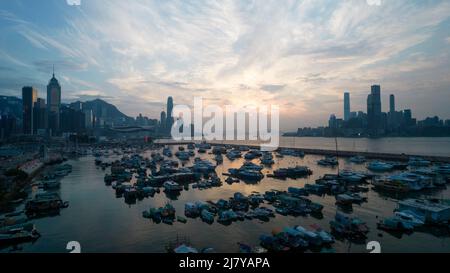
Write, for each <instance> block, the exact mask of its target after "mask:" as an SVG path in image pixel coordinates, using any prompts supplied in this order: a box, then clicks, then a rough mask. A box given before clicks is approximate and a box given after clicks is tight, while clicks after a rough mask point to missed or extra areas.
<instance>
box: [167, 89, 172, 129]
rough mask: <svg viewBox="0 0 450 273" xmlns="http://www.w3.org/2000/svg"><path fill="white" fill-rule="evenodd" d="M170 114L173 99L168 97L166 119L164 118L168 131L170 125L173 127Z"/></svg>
mask: <svg viewBox="0 0 450 273" xmlns="http://www.w3.org/2000/svg"><path fill="white" fill-rule="evenodd" d="M172 112H173V98H172V97H169V98H168V99H167V113H166V114H167V118H166V129H167V130H169V132H170V130H171V129H172V125H173V116H172Z"/></svg>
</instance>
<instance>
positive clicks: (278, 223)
mask: <svg viewBox="0 0 450 273" xmlns="http://www.w3.org/2000/svg"><path fill="white" fill-rule="evenodd" d="M175 148H176V147H173V149H175ZM145 155H146V156H149V152H148V153H146V154H145ZM201 157H203V158H211V155H207V154H205V155H201ZM320 158H321V157H319V156H309V155H307V156H306V157H305V158H304V159H298V158H293V157H285V158H283V159H278V158H275V160H276V164H275V165H274V166H273V168H279V167H284V166H295V165H307V166H309V167H310V168H312V169H313V171H314V174H313V175H312V176H310V177H309V178H305V179H298V180H285V181H283V180H275V179H272V178H265V179H264V180H262V181H261V182H260V183H258V184H256V185H249V184H245V183H243V182H241V183H239V184H233V185H228V184H227V183H224V185H223V186H222V187H220V188H212V189H208V190H198V189H192V188H191V189H189V190H188V191H183V192H181V195H180V196H179V197H178V200H170V199H169V198H168V197H167V196H166V195H165V193H164V192H161V193H160V194H156V195H155V197H154V198H148V199H144V200H142V201H137V203H136V204H134V205H128V204H126V203H125V202H124V199H123V198H116V196H115V192H114V190H113V189H112V188H110V187H107V186H105V183H104V182H103V178H104V175H105V173H109V172H110V170H109V169H106V170H105V171H102V170H101V169H99V168H97V167H96V166H95V164H94V158H93V157H91V156H87V157H82V158H79V159H77V160H70V161H69V162H68V163H70V164H72V165H73V172H72V173H71V174H69V175H68V176H67V177H65V178H63V179H62V185H61V189H60V194H61V197H62V199H63V200H67V201H69V202H70V206H69V208H67V209H63V210H61V213H60V215H58V216H54V217H48V218H42V219H37V220H34V221H33V222H34V223H35V224H36V227H37V229H38V230H39V232H41V234H42V237H41V238H39V239H38V240H37V241H36V242H35V243H33V244H31V243H26V244H22V245H21V246H20V248H21V249H20V250H19V251H21V252H68V251H67V250H66V244H67V242H69V241H78V242H80V243H81V246H82V251H83V252H165V246H166V244H167V243H168V242H170V241H173V240H175V239H176V238H177V236H180V237H188V238H189V240H190V241H191V243H192V244H193V245H194V246H195V247H197V248H203V247H213V248H214V249H215V250H216V251H218V252H237V251H238V246H237V242H245V243H247V244H250V245H258V244H259V239H258V238H259V236H260V235H261V234H270V233H271V232H272V230H274V229H280V228H283V227H286V226H293V225H302V226H304V227H308V226H309V225H311V224H319V225H320V226H322V227H323V228H324V229H326V230H328V231H329V229H330V226H329V221H330V220H331V219H332V218H333V217H334V215H335V213H336V210H337V208H336V206H335V199H334V197H333V196H326V197H319V196H314V195H310V197H309V198H310V199H312V200H314V201H317V202H319V203H322V204H323V205H324V206H325V208H324V210H323V215H324V217H323V219H317V218H313V217H311V216H307V217H292V216H281V215H278V214H277V215H276V218H272V219H271V220H270V222H261V221H259V220H245V221H243V222H234V223H232V224H231V225H230V226H224V225H221V224H219V223H217V222H215V223H214V224H212V225H208V224H206V223H203V222H202V221H201V220H200V219H188V222H187V223H186V224H182V223H174V225H172V226H169V225H166V224H155V223H153V222H152V221H151V220H147V219H144V218H143V217H142V211H144V210H148V209H149V208H150V207H159V206H163V205H165V204H166V202H171V203H172V204H173V205H174V206H175V208H176V211H177V215H184V204H185V203H186V202H192V201H197V200H203V201H207V200H213V201H216V200H218V199H220V198H224V199H227V198H229V197H232V196H233V194H234V193H235V192H242V193H244V194H247V195H248V194H251V193H252V192H253V191H258V192H261V193H264V191H267V190H270V189H277V190H287V188H288V187H290V186H295V187H303V186H304V185H305V184H306V183H314V181H315V179H317V178H319V177H320V176H322V175H323V174H325V173H336V172H337V169H331V168H325V167H319V166H317V164H316V161H317V160H318V159H320ZM242 162H243V160H242V159H241V160H236V161H233V162H230V161H229V160H228V159H227V158H224V164H223V165H220V166H218V167H217V169H216V170H217V173H218V174H219V176H221V174H222V173H223V172H226V171H227V170H228V168H231V167H240V166H241V164H242ZM255 162H256V161H255ZM341 168H351V169H355V170H365V167H364V166H359V165H353V164H351V163H349V162H347V161H345V160H344V159H341ZM264 172H265V173H271V172H272V170H270V169H267V168H266V169H264ZM221 177H222V178H223V180H224V179H225V178H224V177H223V176H221ZM363 195H367V197H368V202H367V203H363V204H362V205H361V206H359V205H354V206H353V212H352V215H354V216H358V217H360V218H361V219H363V220H364V221H366V222H367V223H368V225H369V226H370V229H371V232H370V234H369V236H368V239H367V241H366V242H368V241H372V240H376V241H379V242H380V243H381V246H382V251H384V252H450V237H449V235H448V231H447V232H442V231H441V230H432V231H426V232H415V233H413V234H411V235H403V236H402V237H401V238H397V237H396V236H394V235H391V234H389V233H386V232H383V231H379V230H377V229H376V222H377V221H378V219H377V218H376V217H377V216H378V217H389V216H391V215H392V212H393V210H394V209H395V207H396V201H397V198H396V197H392V196H391V197H389V196H383V195H380V194H379V193H377V192H374V191H370V192H369V193H363ZM426 195H433V196H438V197H443V198H450V190H448V189H444V190H438V191H434V192H428V193H426ZM267 206H269V205H267ZM333 247H334V248H335V250H336V252H367V250H366V245H365V243H364V242H362V243H354V242H353V243H352V242H349V241H346V240H342V241H337V242H336V243H335V244H334V245H333ZM10 250H11V249H10V248H7V249H3V250H0V251H2V252H7V251H10Z"/></svg>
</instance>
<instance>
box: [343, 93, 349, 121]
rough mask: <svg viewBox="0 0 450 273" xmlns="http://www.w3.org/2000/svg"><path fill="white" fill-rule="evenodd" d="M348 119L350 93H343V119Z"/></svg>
mask: <svg viewBox="0 0 450 273" xmlns="http://www.w3.org/2000/svg"><path fill="white" fill-rule="evenodd" d="M349 119H350V93H349V92H345V93H344V120H345V121H347V120H349Z"/></svg>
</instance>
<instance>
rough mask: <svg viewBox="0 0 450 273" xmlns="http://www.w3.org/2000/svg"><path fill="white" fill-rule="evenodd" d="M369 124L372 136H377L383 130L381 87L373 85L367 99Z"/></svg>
mask: <svg viewBox="0 0 450 273" xmlns="http://www.w3.org/2000/svg"><path fill="white" fill-rule="evenodd" d="M367 122H368V127H369V128H368V129H369V131H370V132H371V134H374V135H377V134H379V133H380V130H381V129H382V114H381V87H380V86H379V85H372V87H371V92H370V94H369V95H368V97H367Z"/></svg>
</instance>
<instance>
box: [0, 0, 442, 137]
mask: <svg viewBox="0 0 450 273" xmlns="http://www.w3.org/2000/svg"><path fill="white" fill-rule="evenodd" d="M0 33H1V36H0V94H1V95H14V96H20V94H21V88H22V86H24V85H33V86H36V87H37V88H38V89H39V96H40V97H43V98H45V97H46V96H45V88H46V87H45V86H46V84H47V83H48V81H49V79H50V77H51V73H52V65H55V69H56V77H57V78H58V80H59V81H60V83H61V85H62V99H63V102H71V101H76V100H83V101H84V100H90V99H95V98H101V99H104V100H106V101H108V102H110V103H113V104H115V105H116V106H117V107H118V108H119V109H120V110H121V111H122V112H124V113H125V114H127V115H129V116H137V115H138V114H139V113H142V114H143V115H147V116H149V117H152V118H157V117H159V113H160V112H161V111H162V110H163V109H164V108H165V104H166V100H167V97H168V96H169V95H170V96H173V97H174V102H175V104H187V105H191V104H192V103H193V97H202V98H203V100H204V102H205V104H218V105H228V104H231V105H238V106H244V105H248V104H254V105H278V106H279V107H280V112H281V117H280V127H281V129H282V130H295V129H296V128H298V127H304V126H320V125H325V124H327V120H328V118H329V116H330V114H336V115H338V116H342V115H343V93H344V91H349V92H350V94H351V108H352V111H360V110H364V111H366V106H365V105H366V98H367V94H368V93H369V92H370V86H371V85H372V84H380V85H381V87H382V103H383V110H384V111H387V110H388V107H389V105H388V101H389V94H394V95H395V96H396V104H397V109H399V110H401V109H412V110H413V115H414V116H415V117H417V118H419V119H423V118H425V117H427V116H434V115H438V116H440V117H441V118H443V119H450V50H449V49H450V1H433V0H420V1H412V0H348V1H344V0H343V1H337V0H328V1H327V0H303V1H301V0H299V1H290V0H274V1H271V0H251V1H246V0H239V1H227V0H222V1H212V0H209V1H200V0H192V1H189V0H183V1H166V0H155V1H151V0H150V1H149V0H146V1H144V0H142V1H140V0H130V1H124V0H40V1H35V0H14V1H13V0H11V1H6V0H2V1H0Z"/></svg>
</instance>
